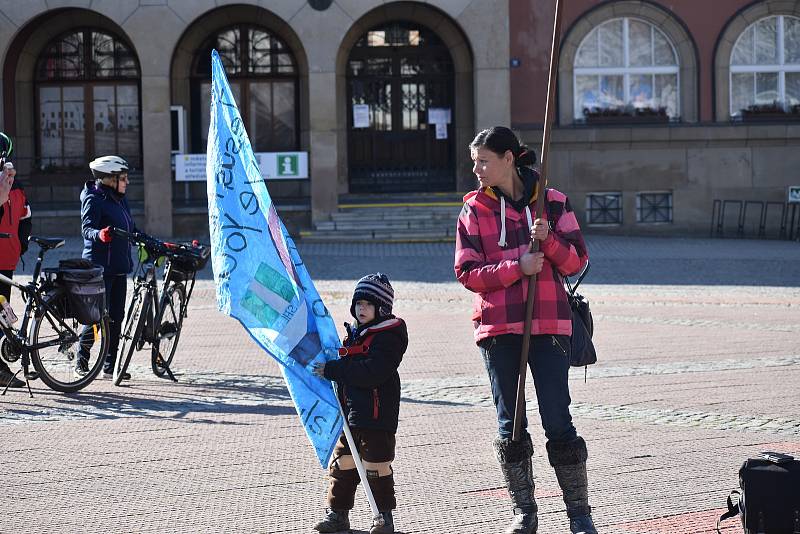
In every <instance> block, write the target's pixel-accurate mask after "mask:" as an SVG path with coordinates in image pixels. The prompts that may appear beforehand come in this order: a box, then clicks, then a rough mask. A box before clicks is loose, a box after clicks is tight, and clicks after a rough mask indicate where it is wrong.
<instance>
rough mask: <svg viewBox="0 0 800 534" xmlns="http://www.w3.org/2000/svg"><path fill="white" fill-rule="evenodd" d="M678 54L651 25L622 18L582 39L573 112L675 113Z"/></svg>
mask: <svg viewBox="0 0 800 534" xmlns="http://www.w3.org/2000/svg"><path fill="white" fill-rule="evenodd" d="M678 70H679V65H678V56H677V53H676V52H675V47H674V46H673V45H672V43H671V42H670V41H669V39H668V38H667V36H666V35H665V34H664V33H663V32H662V31H661V30H659V29H658V28H656V27H655V26H654V25H653V24H650V23H649V22H646V21H644V20H641V19H636V18H631V17H624V18H617V19H612V20H609V21H606V22H604V23H603V24H601V25H600V26H598V27H597V28H595V29H593V30H592V31H591V32H589V34H588V35H587V36H586V37H585V38H584V39H583V42H582V43H581V45H580V46H579V47H578V51H577V54H576V55H575V64H574V69H573V76H574V87H575V102H574V117H575V119H576V120H581V119H585V118H586V117H587V116H588V115H590V114H603V113H604V112H611V113H609V114H611V115H658V116H662V117H669V118H670V119H677V118H678V115H679V111H678V110H679V109H680V107H679V99H680V96H679V95H678V87H679V86H678V77H679V75H678Z"/></svg>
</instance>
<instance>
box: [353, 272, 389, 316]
mask: <svg viewBox="0 0 800 534" xmlns="http://www.w3.org/2000/svg"><path fill="white" fill-rule="evenodd" d="M358 300H366V301H368V302H371V303H372V304H374V305H375V315H376V316H377V317H383V316H385V315H390V314H391V313H392V305H393V304H394V289H392V284H390V283H389V277H388V276H386V275H385V274H382V273H375V274H368V275H367V276H365V277H363V278H362V279H361V280H359V281H358V282H356V288H355V290H354V291H353V302H352V304H350V315H352V316H353V317H356V301H358ZM356 318H357V317H356Z"/></svg>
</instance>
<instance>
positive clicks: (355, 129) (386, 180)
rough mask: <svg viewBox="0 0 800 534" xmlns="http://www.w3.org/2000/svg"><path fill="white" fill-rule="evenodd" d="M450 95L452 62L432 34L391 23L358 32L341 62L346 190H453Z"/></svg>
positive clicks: (411, 25)
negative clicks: (344, 88)
mask: <svg viewBox="0 0 800 534" xmlns="http://www.w3.org/2000/svg"><path fill="white" fill-rule="evenodd" d="M453 95H454V74H453V62H452V58H451V56H450V52H449V51H448V49H447V47H446V46H445V45H444V43H443V42H442V41H441V40H440V39H439V38H438V37H437V36H436V35H435V34H434V33H433V32H431V31H430V30H428V29H427V28H424V27H421V26H419V25H416V24H412V23H405V22H393V23H388V24H385V25H383V26H380V27H377V28H375V29H373V30H370V31H368V32H367V33H366V34H364V35H363V36H362V37H361V38H360V39H359V40H358V41H357V42H356V44H355V46H354V47H353V50H352V51H351V52H350V57H349V59H348V63H347V101H348V104H349V105H348V110H347V117H348V121H347V122H348V170H349V181H350V192H351V193H399V192H426V191H453V190H454V189H455V155H454V143H453V137H454V135H455V121H454V117H455V113H453V105H454V102H453V100H454V98H453ZM436 122H438V123H440V125H439V126H437V124H435V123H436Z"/></svg>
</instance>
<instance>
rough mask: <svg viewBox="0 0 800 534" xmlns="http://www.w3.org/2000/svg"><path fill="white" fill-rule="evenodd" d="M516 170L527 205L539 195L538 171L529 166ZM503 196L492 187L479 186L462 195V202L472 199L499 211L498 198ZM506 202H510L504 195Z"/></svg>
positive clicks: (533, 201) (531, 203)
mask: <svg viewBox="0 0 800 534" xmlns="http://www.w3.org/2000/svg"><path fill="white" fill-rule="evenodd" d="M517 171H518V172H519V177H520V179H522V184H523V186H524V189H523V195H524V196H525V197H527V198H528V204H527V205H528V206H530V205H533V204H534V203H535V202H536V198H537V197H538V196H539V173H538V172H537V171H535V170H533V169H531V168H529V167H519V168H518V169H517ZM503 196H505V195H503V194H502V193H500V192H499V191H498V190H496V189H495V188H493V187H481V188H480V189H476V190H475V191H470V192H469V193H467V194H466V195H464V202H465V203H469V202H470V201H472V200H473V199H474V201H476V202H480V203H481V204H483V205H485V206H487V207H489V208H491V209H492V210H494V211H498V212H499V211H500V209H501V203H500V199H501V198H502V197H503ZM506 203H509V204H510V203H511V202H510V199H509V198H508V197H506Z"/></svg>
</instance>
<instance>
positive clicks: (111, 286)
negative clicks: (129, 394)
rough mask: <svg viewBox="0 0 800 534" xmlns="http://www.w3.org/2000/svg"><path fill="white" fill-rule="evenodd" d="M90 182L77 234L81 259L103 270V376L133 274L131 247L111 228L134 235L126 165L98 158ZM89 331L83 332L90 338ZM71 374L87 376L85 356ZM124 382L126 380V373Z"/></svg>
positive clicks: (114, 351)
mask: <svg viewBox="0 0 800 534" xmlns="http://www.w3.org/2000/svg"><path fill="white" fill-rule="evenodd" d="M89 168H90V169H91V170H92V175H93V176H94V180H90V181H88V182H86V184H85V186H84V188H83V191H81V232H82V234H83V257H84V258H85V259H87V260H91V262H92V263H93V264H95V265H98V266H101V267H103V279H104V280H105V284H106V307H107V308H108V315H109V344H108V354H107V355H106V360H105V362H104V365H103V373H104V374H106V375H111V374H112V373H113V371H114V362H115V361H116V359H117V348H118V346H119V335H120V330H121V329H122V321H123V319H124V318H125V297H126V295H127V289H128V283H127V275H128V274H129V273H130V272H131V271H132V270H133V258H132V257H131V247H130V244H129V243H128V241H127V240H126V239H121V238H117V239H114V235H113V233H112V228H120V229H122V230H125V231H126V232H138V231H139V230H138V229H137V228H136V223H135V222H134V220H133V217H132V216H131V210H130V208H129V207H128V201H127V199H126V198H125V192H126V191H127V189H128V163H127V162H126V161H125V160H124V159H122V158H121V157H119V156H101V157H99V158H97V159H95V160H94V161H92V162H91V163H89ZM90 332H91V328H89V327H87V329H86V330H84V334H85V335H86V336H90V335H91V333H90ZM75 372H76V373H77V374H80V375H83V374H86V373H88V372H89V368H88V354H81V355H80V357H79V358H78V360H77V362H76V366H75ZM125 374H126V375H127V376H124V378H130V375H128V373H125Z"/></svg>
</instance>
